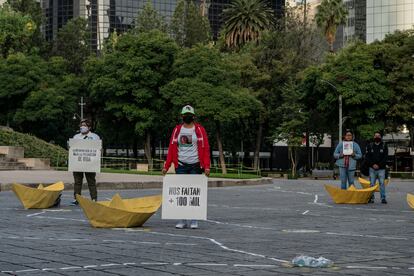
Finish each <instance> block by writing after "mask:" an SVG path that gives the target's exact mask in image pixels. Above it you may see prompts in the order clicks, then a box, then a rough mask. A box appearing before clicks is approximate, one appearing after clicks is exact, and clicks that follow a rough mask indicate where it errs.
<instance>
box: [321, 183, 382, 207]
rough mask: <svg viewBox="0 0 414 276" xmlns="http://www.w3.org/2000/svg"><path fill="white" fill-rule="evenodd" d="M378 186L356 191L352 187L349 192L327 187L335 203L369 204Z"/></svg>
mask: <svg viewBox="0 0 414 276" xmlns="http://www.w3.org/2000/svg"><path fill="white" fill-rule="evenodd" d="M377 187H378V185H375V186H374V187H370V188H368V189H356V188H355V187H353V186H351V187H349V189H348V190H342V189H340V188H337V187H334V186H331V185H325V189H326V191H327V192H328V193H329V195H330V196H331V197H332V199H333V201H334V202H335V203H337V204H364V203H368V201H369V199H370V198H371V196H372V194H373V193H374V191H375V189H376V188H377Z"/></svg>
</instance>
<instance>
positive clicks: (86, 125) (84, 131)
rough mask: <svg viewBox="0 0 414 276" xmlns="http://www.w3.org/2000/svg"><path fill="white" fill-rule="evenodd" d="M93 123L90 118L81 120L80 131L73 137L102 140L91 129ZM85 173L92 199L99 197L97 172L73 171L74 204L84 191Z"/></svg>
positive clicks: (72, 203) (76, 203)
mask: <svg viewBox="0 0 414 276" xmlns="http://www.w3.org/2000/svg"><path fill="white" fill-rule="evenodd" d="M90 129H91V123H90V121H89V120H86V119H84V120H81V122H80V125H79V130H80V133H78V134H76V135H75V136H73V139H84V140H100V139H101V138H99V136H98V135H97V134H95V133H93V132H91V131H90ZM84 175H85V178H86V181H87V182H88V188H89V194H90V196H91V199H92V200H95V201H96V200H97V199H98V192H97V189H96V179H95V177H96V173H94V172H76V171H75V172H73V178H74V180H75V184H74V197H75V199H74V200H73V201H72V202H71V205H72V206H76V205H78V204H79V203H78V201H77V200H76V195H80V194H81V193H82V183H83V176H84Z"/></svg>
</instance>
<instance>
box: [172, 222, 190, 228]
mask: <svg viewBox="0 0 414 276" xmlns="http://www.w3.org/2000/svg"><path fill="white" fill-rule="evenodd" d="M186 227H187V223H186V222H185V221H184V220H180V221H179V222H178V223H177V224H176V225H175V228H177V229H183V228H186Z"/></svg>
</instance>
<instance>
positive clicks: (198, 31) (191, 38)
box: [170, 0, 211, 47]
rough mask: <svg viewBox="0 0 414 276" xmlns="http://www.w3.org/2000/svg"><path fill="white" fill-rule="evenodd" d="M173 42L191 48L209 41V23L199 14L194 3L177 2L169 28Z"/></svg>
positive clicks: (180, 0) (182, 0)
mask: <svg viewBox="0 0 414 276" xmlns="http://www.w3.org/2000/svg"><path fill="white" fill-rule="evenodd" d="M170 29H171V32H172V35H173V37H174V39H175V42H176V43H177V44H178V45H179V46H181V47H191V46H193V45H195V44H197V43H207V42H208V41H209V40H210V37H211V34H210V23H209V21H208V18H206V17H205V16H203V15H201V14H200V11H199V8H198V7H197V6H196V5H195V3H194V1H189V0H179V1H178V3H177V6H176V8H175V11H174V14H173V17H172V20H171V26H170Z"/></svg>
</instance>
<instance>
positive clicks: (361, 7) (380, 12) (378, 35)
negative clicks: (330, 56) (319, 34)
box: [335, 0, 414, 49]
mask: <svg viewBox="0 0 414 276" xmlns="http://www.w3.org/2000/svg"><path fill="white" fill-rule="evenodd" d="M344 4H345V6H346V7H347V9H348V13H349V15H348V19H347V23H346V24H345V25H343V26H340V27H339V28H338V33H337V37H336V43H335V48H336V49H338V48H342V47H343V46H344V45H345V44H346V43H347V42H348V41H350V40H353V39H359V40H362V41H364V42H366V43H371V42H374V41H375V40H382V39H384V38H385V36H386V35H387V34H390V33H393V32H395V31H396V30H407V29H411V28H413V27H414V0H344Z"/></svg>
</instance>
